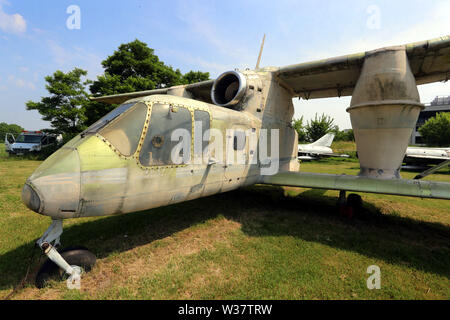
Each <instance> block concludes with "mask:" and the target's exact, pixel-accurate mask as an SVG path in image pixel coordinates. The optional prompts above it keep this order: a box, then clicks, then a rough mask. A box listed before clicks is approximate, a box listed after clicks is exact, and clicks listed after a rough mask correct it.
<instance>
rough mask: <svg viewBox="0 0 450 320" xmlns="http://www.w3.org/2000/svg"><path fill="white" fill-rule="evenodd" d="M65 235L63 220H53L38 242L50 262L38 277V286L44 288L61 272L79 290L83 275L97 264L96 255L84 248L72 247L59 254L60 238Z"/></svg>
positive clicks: (45, 264)
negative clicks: (57, 248)
mask: <svg viewBox="0 0 450 320" xmlns="http://www.w3.org/2000/svg"><path fill="white" fill-rule="evenodd" d="M62 233H63V229H62V220H53V223H52V224H51V225H50V227H49V228H48V229H47V231H45V233H44V235H43V236H42V237H41V238H40V239H39V240H38V241H37V242H36V243H37V244H38V245H39V247H40V248H41V249H42V251H43V253H44V254H45V255H46V256H47V257H48V260H47V261H46V262H45V263H44V264H43V265H42V267H41V268H40V270H39V272H38V274H37V276H36V286H37V287H38V288H42V287H44V286H45V284H46V283H47V281H48V280H49V279H50V278H51V277H52V276H53V275H55V274H57V273H58V271H60V269H61V270H62V271H63V273H66V274H67V275H69V278H68V279H67V283H68V285H69V284H74V286H73V287H70V288H71V289H72V288H78V287H79V286H78V287H77V286H75V284H79V283H80V279H81V275H82V274H83V273H84V272H87V271H90V270H91V269H92V267H93V266H94V264H95V261H96V258H95V255H94V254H93V253H92V252H90V251H89V250H87V249H86V248H84V247H71V248H66V249H63V250H61V252H58V251H57V250H56V246H59V245H60V244H61V243H60V236H61V234H62Z"/></svg>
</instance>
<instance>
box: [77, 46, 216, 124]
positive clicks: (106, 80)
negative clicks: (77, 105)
mask: <svg viewBox="0 0 450 320" xmlns="http://www.w3.org/2000/svg"><path fill="white" fill-rule="evenodd" d="M102 66H103V68H104V69H105V73H104V74H103V75H101V76H99V77H98V78H97V80H95V81H94V82H93V83H92V84H91V86H90V90H91V92H92V94H94V95H96V96H103V95H112V94H118V93H126V92H135V91H144V90H152V89H158V88H165V87H171V86H175V85H181V84H189V83H195V82H199V81H204V80H208V79H209V73H208V72H200V71H196V72H195V71H190V72H188V73H186V74H185V75H183V74H182V73H181V72H180V70H178V69H176V70H174V69H173V68H172V67H171V66H167V65H165V64H164V62H162V61H160V60H159V58H158V56H157V55H155V54H154V50H153V49H151V48H149V47H148V46H147V44H146V43H144V42H141V41H139V40H137V39H136V40H134V41H132V42H129V43H125V44H122V45H120V46H119V48H118V49H117V50H116V51H114V53H113V54H112V55H111V56H109V57H107V58H106V59H105V60H104V61H103V62H102ZM116 106H117V105H109V104H104V103H99V102H90V103H88V104H87V105H86V112H85V115H86V124H87V125H90V124H92V123H94V122H95V121H97V120H98V119H99V118H100V117H102V116H103V115H105V114H106V113H108V112H109V111H111V110H112V109H114V108H115V107H116Z"/></svg>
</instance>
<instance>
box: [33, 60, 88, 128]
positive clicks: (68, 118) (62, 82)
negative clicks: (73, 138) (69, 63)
mask: <svg viewBox="0 0 450 320" xmlns="http://www.w3.org/2000/svg"><path fill="white" fill-rule="evenodd" d="M86 75H87V71H85V70H82V69H79V68H75V69H73V70H72V71H69V72H67V73H64V72H62V71H60V70H57V71H56V72H55V73H54V74H53V75H52V76H47V77H45V81H47V85H46V86H45V87H46V89H47V91H48V92H49V93H50V96H48V97H43V98H42V99H41V101H40V102H33V101H28V102H27V103H26V106H27V110H37V111H38V112H39V113H40V114H41V115H42V119H43V120H46V121H50V122H51V124H52V127H53V128H54V131H55V132H60V133H66V134H71V135H73V134H76V133H78V132H81V131H82V130H83V129H84V128H85V127H84V121H85V116H84V107H85V105H86V103H87V102H88V101H89V100H88V93H87V92H86V91H85V87H86V85H87V84H88V82H87V81H84V82H83V80H82V77H85V76H86Z"/></svg>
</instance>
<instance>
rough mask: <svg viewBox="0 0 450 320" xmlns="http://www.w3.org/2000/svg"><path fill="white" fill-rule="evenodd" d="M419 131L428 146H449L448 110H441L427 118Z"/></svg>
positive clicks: (449, 122)
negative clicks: (434, 115)
mask: <svg viewBox="0 0 450 320" xmlns="http://www.w3.org/2000/svg"><path fill="white" fill-rule="evenodd" d="M419 132H420V134H421V136H422V138H423V140H424V141H425V143H426V144H428V145H430V146H441V147H448V146H450V112H441V113H438V114H436V117H432V118H430V119H428V120H427V121H426V122H425V124H424V125H423V126H421V127H420V128H419Z"/></svg>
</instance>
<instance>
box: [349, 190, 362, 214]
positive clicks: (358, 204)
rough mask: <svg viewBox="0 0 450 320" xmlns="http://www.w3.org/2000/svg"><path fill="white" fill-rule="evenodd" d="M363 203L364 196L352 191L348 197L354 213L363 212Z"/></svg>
mask: <svg viewBox="0 0 450 320" xmlns="http://www.w3.org/2000/svg"><path fill="white" fill-rule="evenodd" d="M362 205H363V201H362V198H361V196H360V195H359V194H356V193H351V194H349V195H348V197H347V206H349V207H350V208H352V209H353V213H355V214H357V213H360V212H361V209H362Z"/></svg>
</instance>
